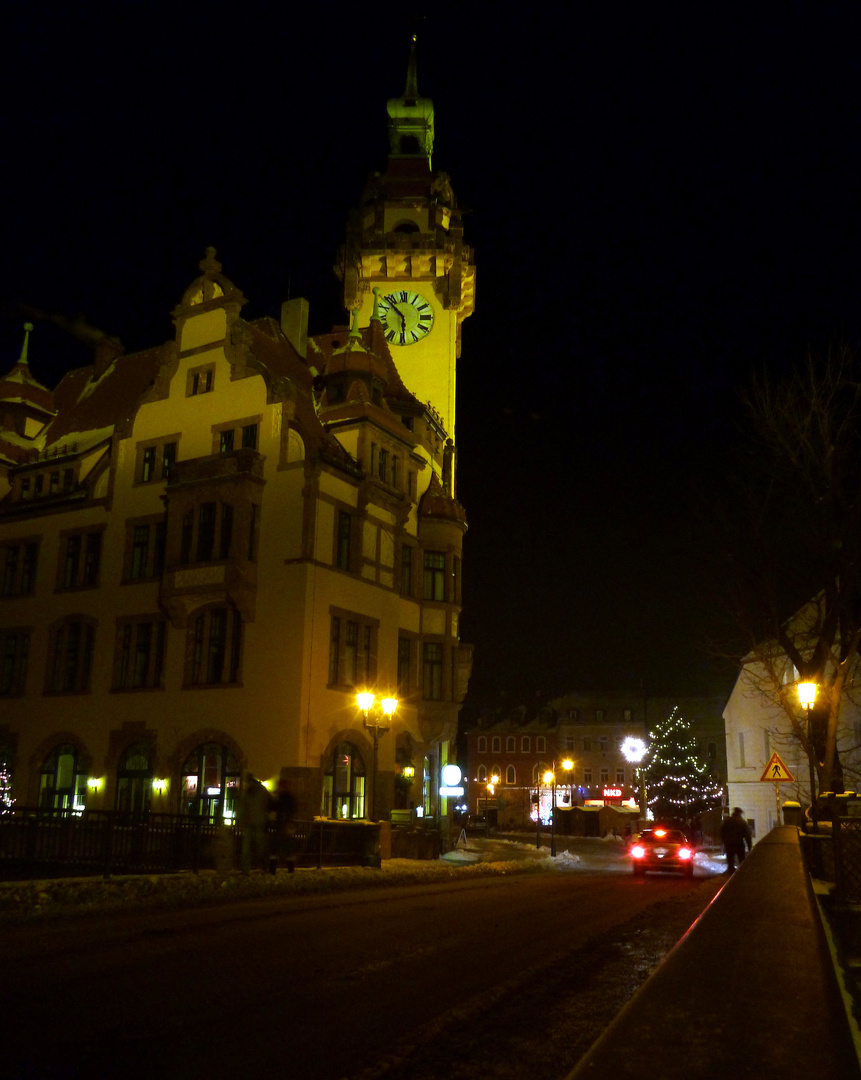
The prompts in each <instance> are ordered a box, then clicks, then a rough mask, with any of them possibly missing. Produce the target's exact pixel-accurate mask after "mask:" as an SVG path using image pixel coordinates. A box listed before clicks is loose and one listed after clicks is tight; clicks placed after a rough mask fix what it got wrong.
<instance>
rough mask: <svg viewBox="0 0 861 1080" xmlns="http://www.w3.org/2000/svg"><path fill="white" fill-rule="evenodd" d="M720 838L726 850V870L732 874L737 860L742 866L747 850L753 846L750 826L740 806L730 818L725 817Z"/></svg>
mask: <svg viewBox="0 0 861 1080" xmlns="http://www.w3.org/2000/svg"><path fill="white" fill-rule="evenodd" d="M720 838H721V840H722V841H723V849H724V851H725V852H726V872H727V873H728V874H731V873H732V872H733V870H735V864H736V861H738V865H739V866H741V864H742V863H743V862H744V857H745V855H746V853H747V851H750V849H751V847H752V846H753V837H752V836H751V833H750V826H749V825H748V823H747V822H746V821H745V819H744V811H743V810H742V808H741V807H740V806H737V807H736V808H735V809H734V810H733V812H732V814H731V815H730V816H729V817H728V818H724V820H723V822H722V824H721V827H720ZM745 849H746V850H745Z"/></svg>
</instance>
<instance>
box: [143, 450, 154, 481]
mask: <svg viewBox="0 0 861 1080" xmlns="http://www.w3.org/2000/svg"><path fill="white" fill-rule="evenodd" d="M154 476H155V447H154V446H148V447H146V449H145V450H144V452H143V460H142V462H141V482H142V483H144V484H146V483H147V482H148V481H149V480H152V479H153V477H154Z"/></svg>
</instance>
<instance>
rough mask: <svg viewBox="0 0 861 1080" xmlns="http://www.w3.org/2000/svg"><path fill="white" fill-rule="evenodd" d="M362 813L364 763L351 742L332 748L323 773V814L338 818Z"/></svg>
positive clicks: (348, 818)
mask: <svg viewBox="0 0 861 1080" xmlns="http://www.w3.org/2000/svg"><path fill="white" fill-rule="evenodd" d="M364 816H365V762H364V761H363V759H362V755H361V754H360V753H359V750H358V748H357V747H356V746H354V745H353V743H351V742H341V743H338V745H337V746H336V747H335V749H334V751H333V752H332V756H331V757H330V759H329V762H328V765H327V767H326V771H325V772H324V773H323V817H331V818H338V819H339V820H340V821H346V820H352V819H355V818H363V817H364Z"/></svg>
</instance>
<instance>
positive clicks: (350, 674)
mask: <svg viewBox="0 0 861 1080" xmlns="http://www.w3.org/2000/svg"><path fill="white" fill-rule="evenodd" d="M358 676H359V624H358V623H357V622H353V621H352V620H351V619H348V620H347V637H346V641H345V649H344V682H346V683H347V684H348V685H349V686H355V685H356V684H357V682H358V681H359V680H358Z"/></svg>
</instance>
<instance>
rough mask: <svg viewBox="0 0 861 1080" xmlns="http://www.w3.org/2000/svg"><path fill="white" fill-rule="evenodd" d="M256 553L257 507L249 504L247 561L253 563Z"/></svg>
mask: <svg viewBox="0 0 861 1080" xmlns="http://www.w3.org/2000/svg"><path fill="white" fill-rule="evenodd" d="M256 551H257V507H256V505H255V504H254V503H252V504H251V513H250V514H249V516H248V561H249V562H254V561H255V553H256Z"/></svg>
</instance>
